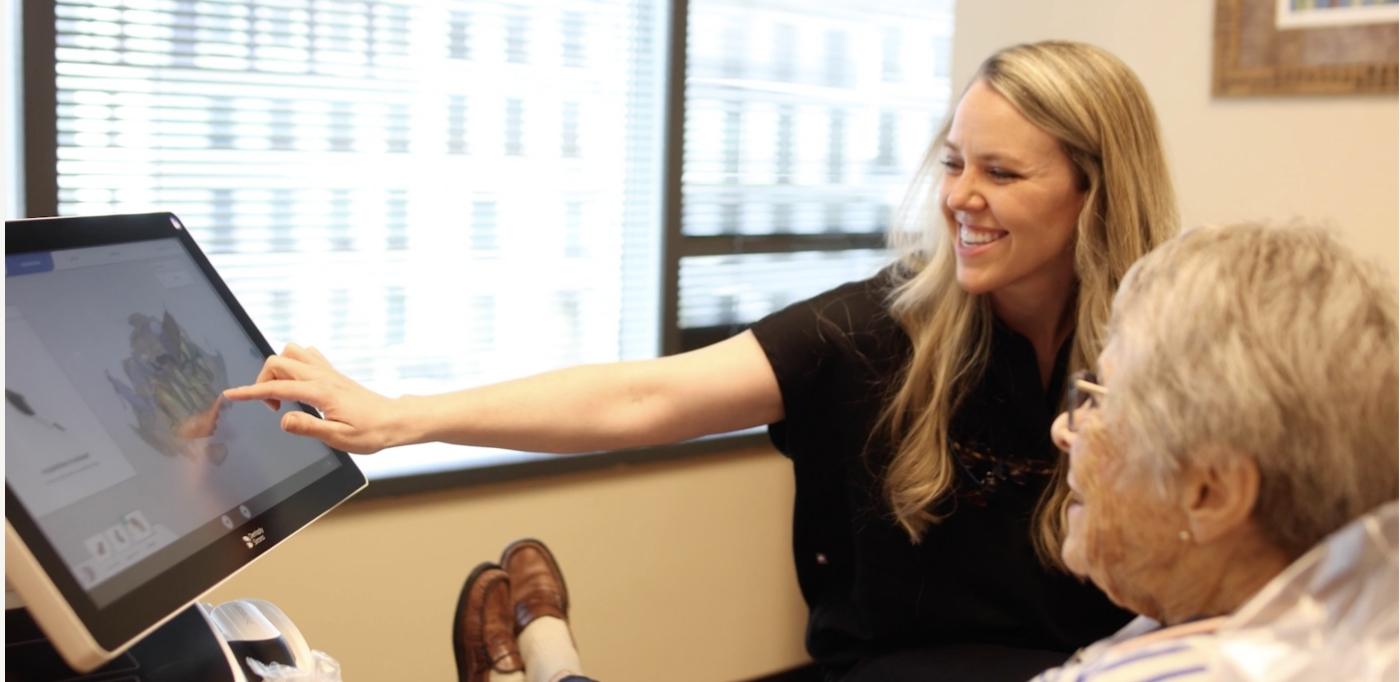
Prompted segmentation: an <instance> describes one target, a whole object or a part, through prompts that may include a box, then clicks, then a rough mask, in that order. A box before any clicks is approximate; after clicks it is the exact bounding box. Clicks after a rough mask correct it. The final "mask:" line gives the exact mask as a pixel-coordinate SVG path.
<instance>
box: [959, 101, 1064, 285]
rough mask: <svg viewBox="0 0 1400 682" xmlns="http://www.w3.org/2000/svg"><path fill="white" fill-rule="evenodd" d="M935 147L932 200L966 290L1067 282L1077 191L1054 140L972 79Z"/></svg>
mask: <svg viewBox="0 0 1400 682" xmlns="http://www.w3.org/2000/svg"><path fill="white" fill-rule="evenodd" d="M940 153H941V154H942V156H941V158H940V161H941V162H942V164H943V166H944V171H945V172H944V176H943V181H942V183H941V185H940V187H939V201H940V204H941V206H942V209H943V215H944V217H945V218H946V219H947V222H948V228H949V229H950V230H951V231H952V235H951V237H952V240H953V246H954V251H955V253H956V254H957V277H958V284H959V285H960V286H961V287H962V288H963V290H965V291H967V292H968V293H972V294H985V293H996V292H1000V291H1003V290H1008V289H1012V288H1015V289H1019V290H1024V291H1026V292H1031V293H1033V292H1035V291H1037V290H1053V289H1054V288H1056V287H1059V286H1062V285H1063V283H1066V282H1070V281H1072V280H1073V276H1074V248H1073V247H1074V233H1075V225H1076V223H1077V221H1078V218H1079V211H1080V208H1081V207H1082V206H1083V204H1084V192H1083V191H1082V190H1081V188H1080V187H1079V179H1078V174H1077V172H1076V170H1075V168H1074V165H1073V163H1071V162H1070V159H1069V157H1068V156H1067V155H1066V154H1065V153H1064V151H1063V150H1062V149H1061V148H1060V143H1059V141H1058V140H1056V139H1055V138H1054V137H1053V136H1051V135H1050V134H1049V133H1047V132H1045V131H1044V130H1042V129H1040V128H1038V127H1036V126H1035V124H1033V123H1031V122H1030V121H1029V120H1027V119H1026V117H1025V116H1022V115H1021V113H1020V112H1019V111H1017V110H1016V108H1015V107H1014V106H1012V105H1011V103H1010V102H1008V101H1007V100H1006V98H1005V97H1002V96H1001V95H1000V94H998V93H997V92H996V91H995V90H992V89H991V88H990V87H988V86H987V85H986V84H985V83H983V82H981V81H978V82H976V83H973V85H972V86H971V87H970V88H968V90H967V93H966V94H965V95H963V98H962V100H961V101H960V102H959V103H958V108H957V110H956V112H954V114H953V121H952V124H951V125H950V126H949V129H948V136H947V139H946V141H945V143H944V147H943V149H942V150H941V152H940Z"/></svg>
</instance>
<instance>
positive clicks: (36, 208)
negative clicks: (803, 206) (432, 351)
mask: <svg viewBox="0 0 1400 682" xmlns="http://www.w3.org/2000/svg"><path fill="white" fill-rule="evenodd" d="M663 6H664V8H665V11H667V12H669V16H668V17H667V20H666V22H665V23H666V27H667V29H666V30H665V31H663V32H662V33H661V34H660V37H659V39H663V40H666V41H667V42H666V54H667V65H666V70H665V73H666V83H665V84H664V86H663V87H664V89H665V94H664V99H663V105H662V106H663V109H664V111H663V118H664V121H663V141H662V159H661V168H662V175H663V179H662V190H661V193H660V202H661V228H662V235H661V249H660V251H661V263H660V266H661V270H662V272H661V279H660V285H661V296H660V306H661V314H660V324H661V329H660V334H659V337H658V338H659V342H660V343H659V346H660V347H659V348H658V352H659V355H660V356H666V355H674V354H676V353H680V352H684V351H686V350H691V349H694V348H699V347H701V346H704V345H707V344H709V343H712V342H715V341H719V340H722V339H723V338H726V337H728V336H732V335H733V334H735V333H738V332H740V331H742V330H743V329H745V328H747V326H748V324H749V323H742V324H733V325H720V326H714V327H702V328H689V329H682V328H681V326H680V320H679V314H680V264H681V260H682V259H683V258H687V257H691V256H713V255H741V254H781V253H795V252H811V251H843V250H855V249H879V248H884V247H885V245H886V231H885V230H886V228H887V227H888V226H884V225H882V226H878V229H877V230H876V231H870V232H865V233H821V234H770V235H686V234H684V233H683V230H682V200H683V197H682V182H681V180H682V178H681V176H682V167H683V164H684V146H683V143H684V139H683V136H684V128H685V117H686V101H685V100H686V73H687V48H688V42H687V38H688V32H687V31H688V25H689V21H688V19H689V9H690V6H689V0H669V1H668V2H666V3H664V5H663ZM20 10H21V22H20V24H21V25H20V29H21V31H22V36H23V39H22V41H21V43H22V44H21V60H22V74H23V77H22V84H21V101H22V111H21V119H22V122H21V124H20V125H21V129H22V132H23V142H22V149H21V154H22V155H23V161H22V164H21V168H22V172H23V190H22V198H23V205H22V207H21V209H22V212H23V214H24V215H25V216H28V217H41V216H51V215H57V212H58V178H57V167H58V149H57V148H58V130H57V116H55V115H49V116H33V115H27V114H28V112H33V111H47V112H56V111H57V82H56V78H55V75H56V68H57V64H56V62H57V58H56V54H55V48H56V40H57V31H56V24H55V20H56V17H55V5H54V3H52V2H46V1H45V0H22V2H21V7H20ZM768 445H769V441H768V438H767V435H766V434H765V433H764V432H763V430H762V429H750V430H747V431H740V432H735V433H728V434H719V435H715V436H710V437H705V438H699V439H695V440H691V441H686V442H682V443H676V444H669V445H660V446H653V447H643V448H634V449H628V450H617V451H603V452H595V453H584V454H579V455H543V456H540V457H539V458H533V457H532V458H530V459H527V460H525V461H516V462H507V463H496V464H488V465H482V466H463V467H460V468H453V469H450V470H446V471H435V472H429V473H405V474H398V475H391V476H385V477H380V478H376V479H374V482H373V485H371V486H369V487H367V488H366V489H365V490H364V491H362V492H361V493H360V494H359V495H357V496H356V499H361V500H363V499H374V498H381V497H393V496H399V495H407V494H416V493H423V492H430V491H436V490H444V489H451V488H460V487H466V486H474V485H483V484H495V483H503V482H507V481H515V480H521V479H528V478H536V477H545V476H560V475H566V474H571V473H579V472H587V471H596V470H603V469H612V468H617V467H626V466H631V465H640V464H646V463H653V462H670V461H677V460H690V459H698V458H706V457H715V456H719V455H727V454H733V453H736V452H742V451H745V450H751V449H755V448H759V447H763V446H768ZM376 456H393V455H392V454H388V455H376Z"/></svg>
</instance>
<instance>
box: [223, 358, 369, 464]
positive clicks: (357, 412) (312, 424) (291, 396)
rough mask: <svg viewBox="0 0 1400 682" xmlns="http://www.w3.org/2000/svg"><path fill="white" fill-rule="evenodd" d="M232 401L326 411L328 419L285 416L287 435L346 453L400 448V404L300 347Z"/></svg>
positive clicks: (230, 394)
mask: <svg viewBox="0 0 1400 682" xmlns="http://www.w3.org/2000/svg"><path fill="white" fill-rule="evenodd" d="M224 397H225V398H228V399H229V400H237V401H245V400H261V401H263V402H265V403H267V406H268V407H271V408H272V409H273V410H278V409H280V408H281V406H282V401H283V400H295V401H300V402H303V403H306V404H308V405H311V406H312V407H315V408H316V409H317V410H320V412H321V414H322V415H323V417H322V418H319V419H318V418H317V417H316V416H315V415H312V414H308V413H306V412H302V411H299V410H298V411H292V412H288V413H286V414H284V415H282V430H283V431H286V432H287V433H292V434H296V435H299V436H310V437H312V438H316V439H318V440H320V441H321V442H323V443H325V444H327V445H329V446H331V447H333V448H337V449H340V450H344V451H346V452H353V453H357V454H369V453H373V452H378V451H380V450H383V449H384V448H386V447H389V446H390V445H394V444H395V443H394V441H393V436H392V433H391V431H392V424H393V420H392V418H391V417H390V415H391V414H392V413H393V408H394V406H395V401H393V400H391V399H390V398H386V397H385V396H382V395H380V394H378V393H375V392H374V391H371V390H369V389H367V388H365V387H364V386H361V385H360V384H358V383H356V382H354V381H352V380H351V379H350V378H348V377H346V376H345V375H343V374H341V373H340V372H338V371H336V369H335V368H334V367H332V366H331V363H330V362H329V361H328V360H326V358H325V356H324V355H321V352H320V351H318V350H316V349H315V348H313V347H310V346H298V345H296V344H294V343H289V344H287V347H286V348H285V349H284V350H283V351H282V353H281V354H280V355H273V356H271V357H269V358H268V359H267V361H266V362H265V363H263V368H262V371H260V372H258V378H257V380H256V381H254V383H252V384H251V385H248V386H239V387H236V388H230V389H228V390H226V391H224Z"/></svg>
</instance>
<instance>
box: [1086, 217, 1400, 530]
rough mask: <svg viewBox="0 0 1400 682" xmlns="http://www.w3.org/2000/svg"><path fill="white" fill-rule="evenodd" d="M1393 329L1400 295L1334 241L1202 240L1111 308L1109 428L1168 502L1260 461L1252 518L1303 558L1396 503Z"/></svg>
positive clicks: (1286, 230) (1230, 229)
mask: <svg viewBox="0 0 1400 682" xmlns="http://www.w3.org/2000/svg"><path fill="white" fill-rule="evenodd" d="M1396 324H1397V323H1396V285H1395V283H1394V282H1393V281H1392V280H1391V278H1390V277H1389V276H1388V275H1386V274H1385V273H1384V272H1383V271H1381V270H1380V269H1379V268H1377V267H1376V266H1375V265H1373V264H1370V263H1368V262H1365V261H1363V260H1362V259H1361V258H1359V257H1357V256H1356V255H1354V254H1352V253H1351V252H1349V251H1348V250H1347V249H1345V248H1344V247H1342V246H1341V245H1340V244H1339V243H1338V242H1337V241H1336V240H1335V239H1334V238H1332V237H1330V236H1329V235H1328V234H1327V233H1326V232H1325V231H1323V230H1321V229H1317V228H1309V227H1304V226H1288V227H1271V226H1266V225H1258V224H1242V225H1231V226H1223V227H1205V228H1198V229H1194V230H1190V231H1188V232H1185V233H1183V234H1181V235H1180V236H1179V237H1177V238H1175V239H1173V240H1171V241H1169V242H1167V243H1165V244H1164V245H1163V246H1161V247H1159V248H1158V249H1156V250H1155V251H1153V252H1152V253H1151V254H1149V255H1148V256H1146V257H1144V258H1143V259H1142V260H1141V261H1139V262H1138V263H1137V264H1136V265H1134V266H1133V268H1132V269H1131V270H1130V271H1129V272H1128V274H1127V276H1126V277H1125V278H1124V280H1123V285H1122V287H1121V288H1120V290H1119V292H1118V294H1117V296H1116V297H1115V298H1114V303H1113V315H1112V319H1111V321H1110V323H1109V335H1110V342H1109V348H1108V351H1107V352H1108V356H1109V357H1110V358H1112V359H1113V360H1115V361H1116V363H1115V371H1114V373H1113V376H1111V377H1109V380H1110V381H1111V382H1112V383H1111V385H1110V387H1109V390H1110V398H1109V400H1107V401H1106V403H1105V405H1104V410H1105V412H1104V417H1105V419H1106V420H1111V422H1112V423H1114V424H1118V425H1121V430H1119V431H1116V432H1115V435H1116V436H1118V437H1121V438H1122V442H1123V443H1124V444H1125V445H1126V447H1125V450H1124V456H1127V457H1135V458H1137V459H1138V460H1139V461H1137V462H1135V464H1137V465H1138V466H1139V467H1140V468H1141V469H1142V470H1143V471H1144V473H1145V475H1151V476H1154V477H1155V479H1156V480H1157V481H1158V484H1159V485H1158V491H1159V492H1165V491H1166V490H1167V489H1169V488H1170V487H1171V481H1174V480H1176V476H1175V474H1176V473H1177V472H1180V471H1181V470H1182V468H1183V466H1184V465H1186V464H1187V463H1188V462H1191V461H1195V462H1201V463H1205V462H1202V460H1204V459H1206V458H1211V457H1221V456H1224V455H1223V453H1228V452H1234V453H1242V454H1243V455H1245V456H1248V457H1250V458H1252V459H1253V460H1254V461H1255V462H1256V463H1257V466H1258V468H1259V472H1260V489H1259V499H1258V501H1257V503H1256V506H1255V509H1254V519H1255V521H1256V522H1257V523H1258V524H1259V526H1260V528H1261V530H1262V531H1263V532H1264V533H1265V536H1266V537H1267V538H1268V539H1269V540H1270V541H1271V542H1272V543H1273V544H1275V545H1276V546H1277V547H1279V548H1280V549H1282V550H1284V551H1286V552H1289V553H1290V556H1297V555H1300V554H1302V553H1303V552H1304V551H1306V550H1307V548H1309V547H1311V546H1312V545H1314V544H1316V543H1317V542H1318V541H1319V540H1321V539H1322V538H1323V537H1324V536H1326V535H1327V534H1328V533H1330V532H1331V531H1333V530H1336V529H1337V528H1340V527H1341V526H1342V525H1344V524H1345V523H1346V522H1347V521H1349V520H1351V519H1353V518H1355V517H1357V516H1360V515H1361V514H1363V513H1365V512H1366V511H1368V510H1370V509H1372V508H1374V507H1376V506H1378V505H1380V504H1381V503H1383V502H1385V501H1387V500H1393V499H1395V498H1396V496H1397V452H1398V451H1400V447H1398V446H1397V420H1400V412H1397V394H1398V393H1400V390H1398V389H1397V368H1396V365H1397V345H1396V336H1397V327H1396ZM1115 413H1116V414H1115ZM1221 463H1222V464H1228V463H1226V462H1221Z"/></svg>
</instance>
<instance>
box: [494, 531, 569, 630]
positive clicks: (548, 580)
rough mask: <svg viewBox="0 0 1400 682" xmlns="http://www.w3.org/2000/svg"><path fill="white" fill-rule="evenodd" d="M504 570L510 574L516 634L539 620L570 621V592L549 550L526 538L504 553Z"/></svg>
mask: <svg viewBox="0 0 1400 682" xmlns="http://www.w3.org/2000/svg"><path fill="white" fill-rule="evenodd" d="M501 567H502V568H504V569H505V571H506V573H508V574H510V601H511V603H512V604H514V610H515V634H517V635H518V634H520V631H521V630H524V629H525V626H526V625H529V624H530V623H531V622H533V621H534V620H535V619H536V618H539V617H540V616H554V617H555V618H558V619H560V620H563V621H565V622H568V620H569V588H567V587H565V586H564V574H563V573H562V572H560V570H559V563H558V562H556V561H555V560H554V555H553V554H551V553H550V551H549V548H548V547H545V546H544V543H543V542H540V541H539V540H535V539H531V538H526V539H524V540H516V541H515V542H512V543H510V545H508V546H507V547H506V549H505V551H504V552H501Z"/></svg>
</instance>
